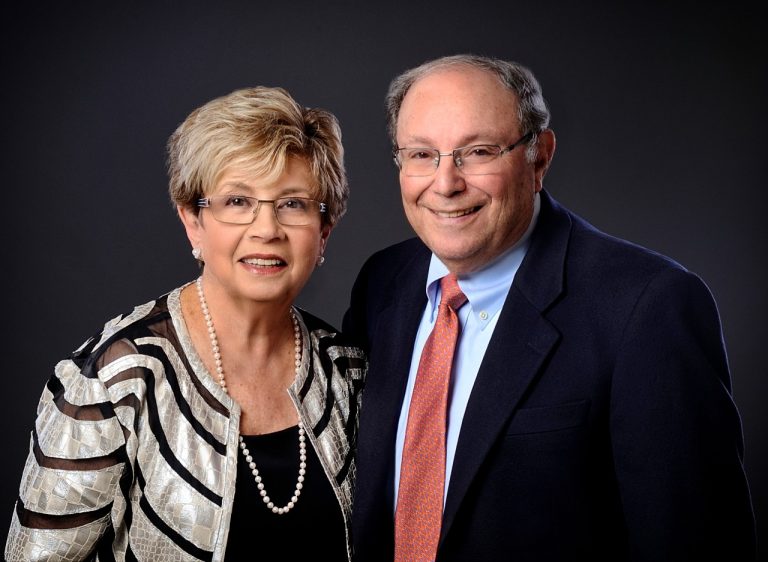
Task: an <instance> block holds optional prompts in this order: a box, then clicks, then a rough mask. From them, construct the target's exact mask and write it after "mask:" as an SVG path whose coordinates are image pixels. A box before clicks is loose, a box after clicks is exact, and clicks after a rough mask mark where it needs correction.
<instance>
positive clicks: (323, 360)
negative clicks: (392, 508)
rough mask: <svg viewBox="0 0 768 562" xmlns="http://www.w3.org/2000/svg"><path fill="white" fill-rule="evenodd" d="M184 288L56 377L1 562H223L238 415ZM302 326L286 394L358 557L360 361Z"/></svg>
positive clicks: (115, 329)
mask: <svg viewBox="0 0 768 562" xmlns="http://www.w3.org/2000/svg"><path fill="white" fill-rule="evenodd" d="M181 289H182V288H178V289H176V290H174V291H172V292H170V293H168V294H167V295H164V296H163V297H160V298H159V299H157V300H156V301H152V302H149V303H147V304H144V305H141V306H138V307H136V308H135V309H134V310H133V311H132V312H131V313H130V314H128V315H125V316H122V315H121V316H118V317H117V318H115V319H113V320H111V321H110V322H108V323H107V324H106V325H105V327H104V329H103V331H102V332H101V334H99V335H98V336H95V337H93V338H91V339H89V340H88V341H87V342H86V343H84V344H83V345H82V346H81V347H80V348H79V349H78V350H76V351H75V352H74V353H73V354H72V355H71V356H70V357H69V358H68V359H66V360H64V361H61V362H59V363H58V364H57V365H56V368H55V372H54V375H53V376H52V377H51V379H50V380H49V381H48V384H47V385H46V387H45V389H44V391H43V393H42V396H41V398H40V402H39V405H38V410H37V419H36V422H35V427H34V429H33V431H32V433H31V438H30V452H29V456H28V457H27V462H26V465H25V467H24V470H23V473H22V477H21V485H20V489H19V498H18V500H17V502H16V508H15V510H14V513H13V515H12V521H11V526H10V530H9V534H8V540H7V543H6V546H5V556H6V559H7V560H9V561H16V560H18V561H24V562H32V561H37V560H134V559H135V560H142V561H152V562H166V561H177V560H178V561H181V560H185V561H186V560H210V561H215V560H222V559H223V558H224V552H225V549H226V545H227V534H228V531H229V520H230V515H231V510H232V502H233V498H234V491H235V483H234V480H235V475H236V466H237V458H238V454H239V453H238V427H239V420H240V410H239V407H238V406H237V404H236V403H235V402H234V401H233V400H232V399H231V398H230V396H229V395H228V394H226V393H225V392H224V391H223V390H222V389H221V388H220V387H219V385H218V384H217V382H216V381H215V380H214V379H213V378H212V377H211V375H210V373H208V371H207V370H206V369H205V367H204V366H203V363H202V361H201V360H200V357H199V356H198V354H197V352H196V351H195V349H194V347H193V346H192V342H191V340H190V338H189V334H188V332H187V329H186V326H185V324H184V320H183V317H182V314H181V306H180V302H179V295H180V292H181ZM297 316H298V318H299V321H300V324H301V329H302V332H303V341H304V352H303V353H302V363H303V364H302V366H301V374H300V376H299V377H298V378H297V380H296V381H295V382H294V384H293V386H292V387H291V388H290V389H289V394H290V396H291V399H292V400H293V403H294V405H295V406H296V409H297V412H298V414H299V416H300V417H301V419H302V421H303V423H304V426H305V427H306V428H308V429H310V431H309V432H308V436H309V441H310V443H311V445H312V446H313V447H314V448H315V450H316V452H317V455H318V457H319V459H320V462H321V463H322V465H323V468H324V469H325V470H324V471H325V474H326V476H327V477H328V479H329V481H330V483H331V486H332V488H333V490H334V492H335V494H336V497H337V499H338V501H339V506H340V509H341V510H342V513H343V516H344V521H345V524H346V529H347V544H348V547H347V550H348V553H350V552H351V547H350V546H349V544H350V542H351V541H350V536H349V529H350V512H351V503H352V485H353V482H354V477H355V467H354V459H353V454H352V453H353V447H354V442H355V439H356V436H357V418H358V409H359V400H360V391H361V389H362V385H363V380H364V374H365V370H366V362H365V357H364V355H363V353H362V352H361V351H360V350H359V349H357V348H354V347H350V346H345V345H343V343H342V342H341V339H340V337H339V336H337V335H336V334H335V333H334V332H333V331H332V329H331V328H330V327H329V326H327V325H326V324H325V323H323V322H322V321H320V320H318V319H317V318H315V317H313V316H312V315H310V314H307V313H305V312H303V311H299V310H297ZM257 533H258V529H255V530H254V540H269V538H268V537H258V536H257ZM350 557H351V556H350Z"/></svg>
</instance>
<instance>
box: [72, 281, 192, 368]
mask: <svg viewBox="0 0 768 562" xmlns="http://www.w3.org/2000/svg"><path fill="white" fill-rule="evenodd" d="M179 291H180V289H174V290H173V291H170V292H168V293H165V294H163V295H161V296H159V297H157V298H155V299H152V300H150V301H147V302H144V303H142V304H139V305H136V306H134V307H133V309H132V310H130V311H127V312H124V313H120V314H118V315H117V316H115V317H113V318H111V319H110V320H108V321H107V322H106V323H105V324H104V326H103V327H102V328H101V329H100V330H99V331H97V332H96V333H94V334H93V335H92V336H90V337H89V338H88V339H86V340H85V342H83V343H82V344H81V345H80V346H79V347H78V348H77V349H75V350H74V351H73V352H72V354H71V356H70V358H71V359H73V360H75V361H78V360H79V362H82V361H85V360H87V359H91V360H96V359H97V358H98V357H100V356H102V355H103V354H105V353H106V352H107V350H111V353H114V352H115V351H117V350H118V349H121V348H122V349H127V350H134V349H135V343H136V341H137V340H139V339H140V338H142V337H146V336H152V335H162V336H166V337H167V336H168V335H169V333H170V332H171V331H173V322H172V318H171V316H172V314H171V311H170V306H169V300H174V299H176V300H178V293H179Z"/></svg>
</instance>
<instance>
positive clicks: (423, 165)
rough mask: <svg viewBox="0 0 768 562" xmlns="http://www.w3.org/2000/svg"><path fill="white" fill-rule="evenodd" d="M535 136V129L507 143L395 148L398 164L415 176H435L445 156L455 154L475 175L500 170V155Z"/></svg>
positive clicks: (466, 170)
mask: <svg viewBox="0 0 768 562" xmlns="http://www.w3.org/2000/svg"><path fill="white" fill-rule="evenodd" d="M532 138H533V132H530V133H528V134H526V135H524V136H523V137H522V138H520V140H518V141H517V142H514V143H512V144H510V145H509V146H507V147H501V146H499V145H497V144H474V145H472V146H462V147H461V148H454V149H453V150H452V151H450V152H440V151H439V150H437V149H436V148H428V147H403V148H397V149H396V150H395V151H394V154H393V155H394V158H395V164H396V165H397V167H398V168H400V170H401V171H402V172H403V173H404V174H405V175H406V176H411V177H422V176H431V175H432V174H434V173H435V170H437V167H438V166H439V165H440V157H441V156H451V157H452V158H453V163H454V164H456V167H457V168H458V169H459V170H461V171H462V173H464V174H466V175H469V176H472V175H482V174H493V173H495V172H496V171H498V170H497V169H498V163H499V162H500V160H499V158H500V157H501V156H503V155H504V154H506V153H507V152H510V151H511V150H513V149H514V148H515V147H517V146H520V145H522V144H525V143H527V142H528V141H529V140H531V139H532Z"/></svg>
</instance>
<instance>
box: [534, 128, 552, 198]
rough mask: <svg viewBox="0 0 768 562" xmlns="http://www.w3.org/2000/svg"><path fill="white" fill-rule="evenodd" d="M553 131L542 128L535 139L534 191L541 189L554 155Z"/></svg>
mask: <svg viewBox="0 0 768 562" xmlns="http://www.w3.org/2000/svg"><path fill="white" fill-rule="evenodd" d="M556 144H557V142H556V141H555V132H554V131H553V130H552V129H544V130H543V131H541V132H540V133H539V134H538V138H537V140H536V160H534V162H533V167H534V174H535V175H536V191H537V192H539V191H541V188H542V187H543V185H544V176H545V175H546V174H547V170H548V169H549V164H550V163H551V162H552V157H553V156H554V155H555V145H556Z"/></svg>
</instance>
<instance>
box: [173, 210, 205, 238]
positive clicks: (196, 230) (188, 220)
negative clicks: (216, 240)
mask: <svg viewBox="0 0 768 562" xmlns="http://www.w3.org/2000/svg"><path fill="white" fill-rule="evenodd" d="M176 211H177V212H178V213H179V219H181V224H183V225H184V230H185V231H186V233H187V238H188V239H189V243H190V244H192V248H199V247H200V240H201V238H202V236H201V234H202V229H203V226H202V225H201V224H200V215H199V214H198V213H196V212H195V210H194V209H191V208H189V207H182V206H181V205H179V206H177V207H176Z"/></svg>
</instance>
